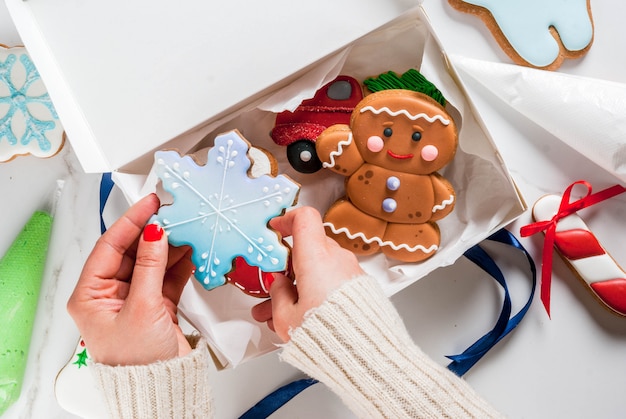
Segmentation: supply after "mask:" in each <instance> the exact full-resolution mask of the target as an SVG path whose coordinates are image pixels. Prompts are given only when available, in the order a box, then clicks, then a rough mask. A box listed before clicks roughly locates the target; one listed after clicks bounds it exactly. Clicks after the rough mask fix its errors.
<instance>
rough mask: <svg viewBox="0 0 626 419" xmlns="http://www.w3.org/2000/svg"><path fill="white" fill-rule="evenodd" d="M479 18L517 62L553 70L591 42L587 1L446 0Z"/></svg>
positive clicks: (588, 4)
mask: <svg viewBox="0 0 626 419" xmlns="http://www.w3.org/2000/svg"><path fill="white" fill-rule="evenodd" d="M448 2H449V3H450V5H452V6H453V7H454V8H456V9H457V10H460V11H462V12H466V13H471V14H474V15H477V16H478V17H480V18H481V19H482V20H483V22H484V23H485V25H487V27H488V28H489V30H490V31H491V33H492V34H493V36H494V38H495V39H496V41H497V42H498V44H499V45H500V47H501V48H502V49H503V50H504V52H505V53H506V54H507V55H508V56H509V57H510V58H511V59H512V60H513V61H514V62H515V63H517V64H520V65H526V66H530V67H537V68H543V69H546V70H555V69H557V68H559V66H560V65H561V64H562V63H563V60H565V59H566V58H579V57H581V56H583V55H584V54H585V53H586V52H587V51H588V50H589V48H590V47H591V44H592V42H593V20H592V17H591V5H590V0H574V1H569V2H564V1H560V0H525V1H521V0H515V1H498V0H448Z"/></svg>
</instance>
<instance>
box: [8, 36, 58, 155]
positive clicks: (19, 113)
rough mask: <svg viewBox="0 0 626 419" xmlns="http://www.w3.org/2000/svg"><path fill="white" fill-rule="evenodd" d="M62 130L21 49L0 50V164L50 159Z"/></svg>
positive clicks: (47, 96)
mask: <svg viewBox="0 0 626 419" xmlns="http://www.w3.org/2000/svg"><path fill="white" fill-rule="evenodd" d="M63 142H64V138H63V127H62V126H61V123H60V122H59V117H58V115H57V113H56V110H55V109H54V106H53V104H52V100H51V99H50V96H49V95H48V92H47V91H46V89H45V86H44V85H43V82H42V81H41V78H40V76H39V73H38V71H37V69H36V68H35V65H34V64H33V62H32V61H31V59H30V57H29V56H28V54H27V52H26V50H25V49H24V48H21V47H20V48H0V161H7V160H10V159H11V158H13V157H14V156H17V155H24V154H32V155H34V156H37V157H50V156H52V155H54V154H56V153H57V152H58V150H59V149H60V148H61V146H62V145H63Z"/></svg>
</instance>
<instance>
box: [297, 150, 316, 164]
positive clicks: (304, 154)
mask: <svg viewBox="0 0 626 419" xmlns="http://www.w3.org/2000/svg"><path fill="white" fill-rule="evenodd" d="M312 158H313V154H311V152H310V151H309V150H303V151H301V152H300V160H302V161H303V162H309V161H311V159H312Z"/></svg>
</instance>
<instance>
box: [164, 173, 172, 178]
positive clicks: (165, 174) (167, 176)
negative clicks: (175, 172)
mask: <svg viewBox="0 0 626 419" xmlns="http://www.w3.org/2000/svg"><path fill="white" fill-rule="evenodd" d="M163 177H164V178H165V179H169V178H171V177H172V175H170V174H169V173H163Z"/></svg>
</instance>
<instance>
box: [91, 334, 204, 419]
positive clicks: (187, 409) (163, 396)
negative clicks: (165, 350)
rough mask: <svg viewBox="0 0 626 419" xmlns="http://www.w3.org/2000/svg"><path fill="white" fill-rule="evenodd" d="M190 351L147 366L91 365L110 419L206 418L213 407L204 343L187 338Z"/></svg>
mask: <svg viewBox="0 0 626 419" xmlns="http://www.w3.org/2000/svg"><path fill="white" fill-rule="evenodd" d="M188 340H189V342H190V343H191V345H192V348H194V349H193V350H192V352H191V353H190V354H188V355H186V356H183V357H178V358H174V359H170V360H168V361H164V362H155V363H153V364H149V365H138V366H117V367H112V366H108V365H103V364H94V365H93V369H92V372H93V374H94V377H95V379H96V382H97V383H98V384H99V385H100V387H101V388H102V390H103V394H104V396H105V400H106V404H107V408H108V410H109V415H110V416H111V417H112V418H192V417H194V418H200V417H201V418H209V417H213V406H212V400H211V393H210V384H209V377H208V371H209V362H210V355H209V350H208V347H207V343H206V341H205V340H204V339H202V338H199V337H197V336H191V337H188Z"/></svg>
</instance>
